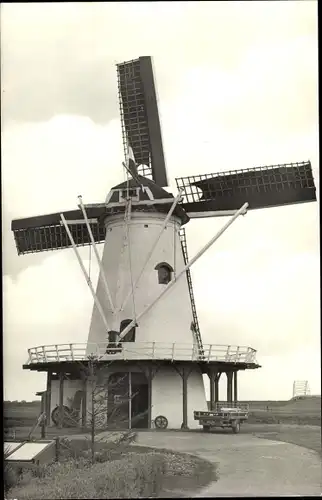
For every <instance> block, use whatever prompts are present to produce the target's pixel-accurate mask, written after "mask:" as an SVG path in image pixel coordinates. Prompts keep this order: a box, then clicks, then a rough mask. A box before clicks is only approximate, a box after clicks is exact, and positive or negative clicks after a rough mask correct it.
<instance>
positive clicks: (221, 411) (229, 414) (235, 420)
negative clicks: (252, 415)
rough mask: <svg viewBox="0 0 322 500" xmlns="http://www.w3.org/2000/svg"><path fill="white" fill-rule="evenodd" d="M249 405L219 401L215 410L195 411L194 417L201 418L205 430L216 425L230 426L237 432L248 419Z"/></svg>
mask: <svg viewBox="0 0 322 500" xmlns="http://www.w3.org/2000/svg"><path fill="white" fill-rule="evenodd" d="M248 413H249V405H248V404H246V403H237V402H234V403H227V402H226V401H225V402H222V403H221V402H219V403H216V405H215V410H213V411H194V419H195V420H199V425H202V427H203V430H204V431H205V432H210V431H211V430H212V429H214V428H215V427H221V428H222V429H224V428H225V427H230V428H231V429H232V431H233V432H234V433H235V434H237V433H238V432H239V431H240V426H241V424H242V423H243V422H245V421H246V420H247V419H248Z"/></svg>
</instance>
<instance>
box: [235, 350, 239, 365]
mask: <svg viewBox="0 0 322 500" xmlns="http://www.w3.org/2000/svg"><path fill="white" fill-rule="evenodd" d="M238 361H239V346H237V351H236V358H235V363H238Z"/></svg>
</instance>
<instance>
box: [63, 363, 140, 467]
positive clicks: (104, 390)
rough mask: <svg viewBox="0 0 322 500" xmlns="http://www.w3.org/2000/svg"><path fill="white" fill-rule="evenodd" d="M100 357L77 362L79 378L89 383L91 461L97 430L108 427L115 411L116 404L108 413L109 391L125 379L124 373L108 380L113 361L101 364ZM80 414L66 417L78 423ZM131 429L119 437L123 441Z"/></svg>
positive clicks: (123, 419)
mask: <svg viewBox="0 0 322 500" xmlns="http://www.w3.org/2000/svg"><path fill="white" fill-rule="evenodd" d="M100 361H101V358H99V357H98V356H95V355H90V356H88V357H87V360H86V363H85V362H79V363H80V364H81V367H80V373H81V378H82V379H83V380H84V379H85V380H87V382H88V383H89V387H87V391H86V392H87V396H88V397H89V398H90V404H89V405H86V410H85V411H86V420H87V422H88V423H89V428H90V449H91V461H92V463H94V462H95V442H96V436H97V434H98V433H99V432H101V431H102V430H104V428H106V429H108V427H109V423H110V422H111V420H112V418H113V417H114V416H115V412H116V411H117V406H116V405H115V406H113V409H112V411H111V412H110V413H109V415H108V404H109V397H108V394H109V392H112V393H113V392H114V390H115V389H116V388H118V387H120V386H121V385H122V382H124V380H125V379H126V375H124V377H121V378H119V379H118V380H113V381H111V380H109V376H110V371H109V370H108V368H109V367H110V365H111V363H113V361H111V362H108V363H104V364H102V363H101V362H100ZM137 394H138V392H136V393H133V394H131V396H130V395H129V392H128V391H127V392H126V394H124V397H125V398H126V399H127V400H128V401H129V400H130V399H131V400H133V398H134V397H135V396H136V395H137ZM147 411H148V410H146V411H145V412H143V413H142V414H140V415H137V418H138V419H139V418H142V417H143V416H144V415H145V414H146V413H147ZM81 418H82V416H78V418H77V416H76V415H73V414H71V415H68V419H69V421H70V422H71V423H73V424H76V425H79V423H80V419H81ZM126 420H127V418H126V417H123V418H122V417H121V418H120V420H119V421H120V422H122V421H123V422H124V421H126ZM131 433H132V431H131V430H130V429H129V430H128V431H127V432H125V435H123V436H122V438H121V439H120V442H121V441H124V440H125V439H126V438H128V437H129V435H130V434H131Z"/></svg>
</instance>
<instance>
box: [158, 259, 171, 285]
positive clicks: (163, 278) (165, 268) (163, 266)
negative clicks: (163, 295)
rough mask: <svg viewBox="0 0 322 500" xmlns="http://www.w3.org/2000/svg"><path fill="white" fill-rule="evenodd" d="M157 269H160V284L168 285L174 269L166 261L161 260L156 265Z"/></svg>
mask: <svg viewBox="0 0 322 500" xmlns="http://www.w3.org/2000/svg"><path fill="white" fill-rule="evenodd" d="M155 270H156V271H158V281H159V284H160V285H167V284H168V283H169V282H170V281H171V279H172V273H173V269H172V267H171V266H170V265H169V264H167V263H166V262H161V263H160V264H158V265H157V266H155Z"/></svg>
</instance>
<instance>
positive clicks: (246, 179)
mask: <svg viewBox="0 0 322 500" xmlns="http://www.w3.org/2000/svg"><path fill="white" fill-rule="evenodd" d="M176 183H177V188H178V189H181V190H182V195H183V203H182V206H183V208H184V209H185V210H186V211H187V212H188V213H189V212H201V211H216V210H237V209H238V208H239V207H240V206H241V205H242V204H243V203H245V202H248V203H249V208H248V209H250V210H251V209H256V208H268V207H273V206H282V205H290V204H293V203H303V202H308V201H316V190H315V185H314V179H313V173H312V167H311V163H310V162H309V161H305V162H298V163H286V164H282V165H272V166H267V167H257V168H252V169H245V170H236V171H229V172H217V173H214V174H203V175H198V176H190V177H181V178H177V179H176Z"/></svg>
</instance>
